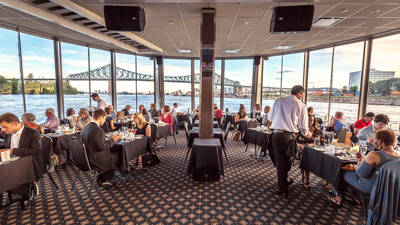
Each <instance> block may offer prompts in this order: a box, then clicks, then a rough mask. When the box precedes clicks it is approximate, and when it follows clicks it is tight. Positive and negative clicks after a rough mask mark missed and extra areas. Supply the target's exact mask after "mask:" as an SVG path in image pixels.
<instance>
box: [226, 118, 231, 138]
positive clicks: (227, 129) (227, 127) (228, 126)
mask: <svg viewBox="0 0 400 225" xmlns="http://www.w3.org/2000/svg"><path fill="white" fill-rule="evenodd" d="M230 128H231V122H229V121H228V123H227V124H226V128H225V137H224V140H225V143H226V141H227V139H228V133H229V130H230Z"/></svg>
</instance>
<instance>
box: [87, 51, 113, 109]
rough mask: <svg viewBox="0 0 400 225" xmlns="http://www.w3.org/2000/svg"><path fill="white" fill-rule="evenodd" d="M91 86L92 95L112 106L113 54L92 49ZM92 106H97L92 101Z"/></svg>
mask: <svg viewBox="0 0 400 225" xmlns="http://www.w3.org/2000/svg"><path fill="white" fill-rule="evenodd" d="M90 71H91V72H90V86H91V89H92V93H97V94H99V97H100V98H101V99H103V100H104V101H106V103H107V105H112V100H111V99H112V98H111V95H112V91H111V53H110V52H109V51H104V50H100V49H96V48H90ZM92 106H95V107H96V106H97V103H96V102H93V101H92Z"/></svg>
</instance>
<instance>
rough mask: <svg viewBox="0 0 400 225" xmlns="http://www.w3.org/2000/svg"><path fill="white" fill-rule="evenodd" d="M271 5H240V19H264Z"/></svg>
mask: <svg viewBox="0 0 400 225" xmlns="http://www.w3.org/2000/svg"><path fill="white" fill-rule="evenodd" d="M270 5H271V4H270V3H265V4H240V8H239V13H238V16H239V17H262V16H263V15H264V14H265V12H266V10H268V8H269V7H270Z"/></svg>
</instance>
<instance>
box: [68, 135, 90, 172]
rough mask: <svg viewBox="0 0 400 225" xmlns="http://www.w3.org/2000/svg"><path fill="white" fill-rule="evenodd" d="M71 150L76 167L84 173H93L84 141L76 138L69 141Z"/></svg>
mask: <svg viewBox="0 0 400 225" xmlns="http://www.w3.org/2000/svg"><path fill="white" fill-rule="evenodd" d="M69 150H70V152H71V157H72V161H73V163H74V165H75V166H76V167H78V168H79V169H80V170H82V171H91V170H92V168H91V167H90V163H89V159H88V156H87V153H86V149H85V146H84V144H83V143H82V140H81V139H79V138H74V139H71V140H70V141H69Z"/></svg>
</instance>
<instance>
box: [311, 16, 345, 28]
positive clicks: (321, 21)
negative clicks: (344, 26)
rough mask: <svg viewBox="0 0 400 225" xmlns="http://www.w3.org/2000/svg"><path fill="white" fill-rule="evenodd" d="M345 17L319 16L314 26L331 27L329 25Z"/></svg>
mask: <svg viewBox="0 0 400 225" xmlns="http://www.w3.org/2000/svg"><path fill="white" fill-rule="evenodd" d="M343 19H344V18H341V17H322V18H318V19H317V20H316V21H315V22H314V24H313V25H312V26H313V27H329V26H332V25H333V24H336V23H338V22H340V21H342V20H343Z"/></svg>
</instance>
